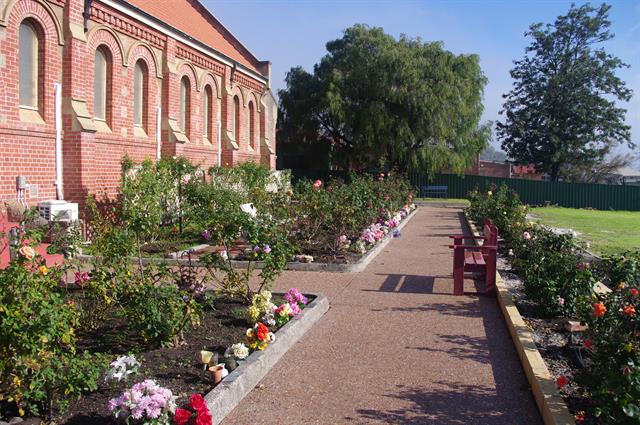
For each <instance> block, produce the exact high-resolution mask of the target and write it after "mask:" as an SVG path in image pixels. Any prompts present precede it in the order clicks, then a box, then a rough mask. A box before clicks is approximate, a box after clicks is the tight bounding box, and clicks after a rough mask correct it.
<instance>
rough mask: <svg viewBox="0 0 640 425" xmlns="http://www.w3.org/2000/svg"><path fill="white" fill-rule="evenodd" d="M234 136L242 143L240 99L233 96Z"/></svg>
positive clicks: (237, 141)
mask: <svg viewBox="0 0 640 425" xmlns="http://www.w3.org/2000/svg"><path fill="white" fill-rule="evenodd" d="M232 128H233V136H234V137H233V138H234V139H235V140H236V143H237V144H238V145H239V144H240V99H239V98H238V96H233V127H232Z"/></svg>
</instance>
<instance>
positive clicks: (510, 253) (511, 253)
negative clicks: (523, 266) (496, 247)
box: [508, 249, 513, 257]
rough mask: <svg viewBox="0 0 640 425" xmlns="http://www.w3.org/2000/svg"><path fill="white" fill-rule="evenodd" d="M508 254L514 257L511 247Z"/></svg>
mask: <svg viewBox="0 0 640 425" xmlns="http://www.w3.org/2000/svg"><path fill="white" fill-rule="evenodd" d="M508 255H509V257H513V249H510V250H509V253H508Z"/></svg>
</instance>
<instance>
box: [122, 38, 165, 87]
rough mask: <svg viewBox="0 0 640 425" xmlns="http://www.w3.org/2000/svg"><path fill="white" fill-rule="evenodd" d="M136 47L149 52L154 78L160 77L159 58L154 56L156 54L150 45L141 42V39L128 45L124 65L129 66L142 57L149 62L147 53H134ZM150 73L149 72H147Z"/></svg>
mask: <svg viewBox="0 0 640 425" xmlns="http://www.w3.org/2000/svg"><path fill="white" fill-rule="evenodd" d="M138 47H141V48H143V49H144V50H146V51H147V52H148V53H149V55H148V56H149V57H150V58H151V60H152V62H153V67H154V69H153V71H154V72H153V73H155V75H156V78H162V69H161V67H160V60H159V59H158V57H157V56H156V54H155V53H154V51H153V48H151V46H149V45H148V44H147V43H145V42H143V41H136V42H135V43H133V44H132V45H131V46H130V47H129V50H128V52H127V60H126V62H125V63H126V65H125V66H131V65H133V64H135V63H136V62H137V60H138V59H143V60H145V61H146V62H149V60H148V58H147V55H144V54H139V53H138V54H136V50H138ZM147 66H149V63H147ZM149 73H150V74H151V72H149Z"/></svg>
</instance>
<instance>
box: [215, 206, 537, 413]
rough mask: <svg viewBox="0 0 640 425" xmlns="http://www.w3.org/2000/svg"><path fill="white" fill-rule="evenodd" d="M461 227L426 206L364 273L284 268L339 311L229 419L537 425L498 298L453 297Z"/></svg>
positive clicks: (446, 213) (291, 282) (457, 216)
mask: <svg viewBox="0 0 640 425" xmlns="http://www.w3.org/2000/svg"><path fill="white" fill-rule="evenodd" d="M461 231H462V213H461V211H460V210H459V209H456V208H442V207H441V208H438V207H430V206H426V207H421V208H420V209H419V210H418V213H417V214H416V215H415V216H414V217H413V219H412V220H411V222H409V223H408V224H407V226H406V227H405V228H404V230H403V232H402V237H400V238H397V239H394V240H393V241H392V242H391V243H389V245H387V247H386V249H385V251H384V252H382V253H381V254H380V255H379V256H378V257H377V258H376V259H375V260H374V261H373V262H372V263H371V264H370V265H369V266H368V267H367V268H366V269H365V270H364V271H363V272H361V273H357V274H331V273H312V272H286V273H285V274H284V275H283V276H282V278H280V279H279V280H278V286H277V289H282V290H286V289H288V288H290V287H291V286H295V287H297V288H299V289H300V290H303V291H309V292H313V291H315V292H321V293H324V294H326V295H327V296H328V298H329V300H330V302H331V309H330V310H329V312H327V314H326V315H325V316H324V317H323V318H322V319H321V320H320V322H319V323H318V324H316V325H315V327H314V328H313V329H311V331H309V332H308V333H307V334H306V335H305V336H304V337H303V338H302V339H301V340H300V342H298V343H297V344H296V345H295V346H294V347H293V348H292V349H291V350H289V352H287V354H285V356H284V357H283V358H282V359H281V360H280V362H279V363H278V364H277V365H276V367H274V368H273V369H272V370H271V371H270V372H269V374H267V376H266V377H265V379H264V380H263V381H262V383H261V384H260V385H259V386H258V387H256V388H255V389H254V390H253V391H252V392H251V393H250V394H249V395H248V396H247V397H246V398H245V399H244V400H243V401H242V402H241V403H240V405H239V406H238V407H237V408H236V409H235V410H234V411H233V412H231V414H230V415H229V416H228V417H227V418H226V419H225V421H224V422H223V424H225V425H231V424H247V425H248V424H361V423H393V424H481V425H492V424H526V425H536V424H540V423H541V420H540V417H539V415H538V411H537V409H536V406H535V402H534V400H533V396H532V395H531V392H530V391H529V389H528V384H527V381H526V378H525V376H524V372H523V371H522V368H521V366H520V363H519V361H518V358H517V354H516V352H515V349H514V348H513V344H512V342H511V340H510V337H509V334H508V332H507V329H506V326H505V324H504V320H503V318H502V316H501V314H500V311H499V308H498V305H497V303H496V301H495V299H492V298H486V297H482V298H479V297H472V296H464V297H454V296H452V295H451V293H452V291H453V280H452V279H451V277H450V274H451V268H452V263H451V262H452V259H451V255H452V254H451V251H450V250H449V249H448V247H447V246H448V244H449V239H448V236H449V235H450V234H457V233H460V232H461ZM469 285H470V287H469V288H468V289H471V287H472V285H473V284H472V282H469Z"/></svg>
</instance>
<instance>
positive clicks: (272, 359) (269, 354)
mask: <svg viewBox="0 0 640 425" xmlns="http://www.w3.org/2000/svg"><path fill="white" fill-rule="evenodd" d="M309 295H313V296H315V298H314V299H313V301H311V302H310V303H309V304H308V305H307V307H306V308H305V309H304V310H302V314H301V316H300V318H299V319H293V320H291V321H289V322H288V323H287V324H286V325H284V326H283V327H282V328H280V329H279V330H278V332H276V340H275V342H273V343H272V344H270V345H269V346H268V347H267V348H266V349H265V350H264V351H254V352H253V353H251V355H250V356H249V357H247V359H246V360H245V361H242V362H240V363H239V365H238V367H237V368H236V369H235V370H234V371H233V372H231V373H229V375H227V377H226V378H224V379H223V380H222V382H220V383H219V384H218V385H217V386H216V387H215V388H214V389H213V390H211V391H210V392H209V393H207V394H206V395H205V396H204V399H205V401H206V402H207V406H208V407H209V411H210V412H211V415H212V416H213V425H217V424H219V423H220V422H221V421H222V420H223V419H224V417H225V416H226V415H227V414H229V412H231V411H232V410H233V409H234V408H235V407H236V406H237V405H238V404H239V403H240V401H242V399H243V398H244V397H245V396H246V395H247V394H249V392H250V391H251V390H253V388H254V387H255V386H256V385H257V384H258V382H260V381H261V380H262V378H264V377H265V375H266V374H267V373H268V372H269V370H270V369H271V368H272V367H273V366H274V365H275V364H276V363H277V362H278V360H280V358H281V357H282V356H283V355H284V353H286V352H287V351H288V350H289V349H290V348H291V347H292V346H293V344H295V343H296V342H297V341H298V340H299V339H300V338H301V337H302V335H304V334H305V333H306V332H307V331H308V330H309V329H311V327H312V326H313V325H314V324H315V323H316V322H317V321H318V320H319V319H320V318H321V317H322V316H323V315H324V314H325V313H326V312H327V311H328V310H329V300H328V299H327V297H325V296H324V295H322V294H309Z"/></svg>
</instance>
